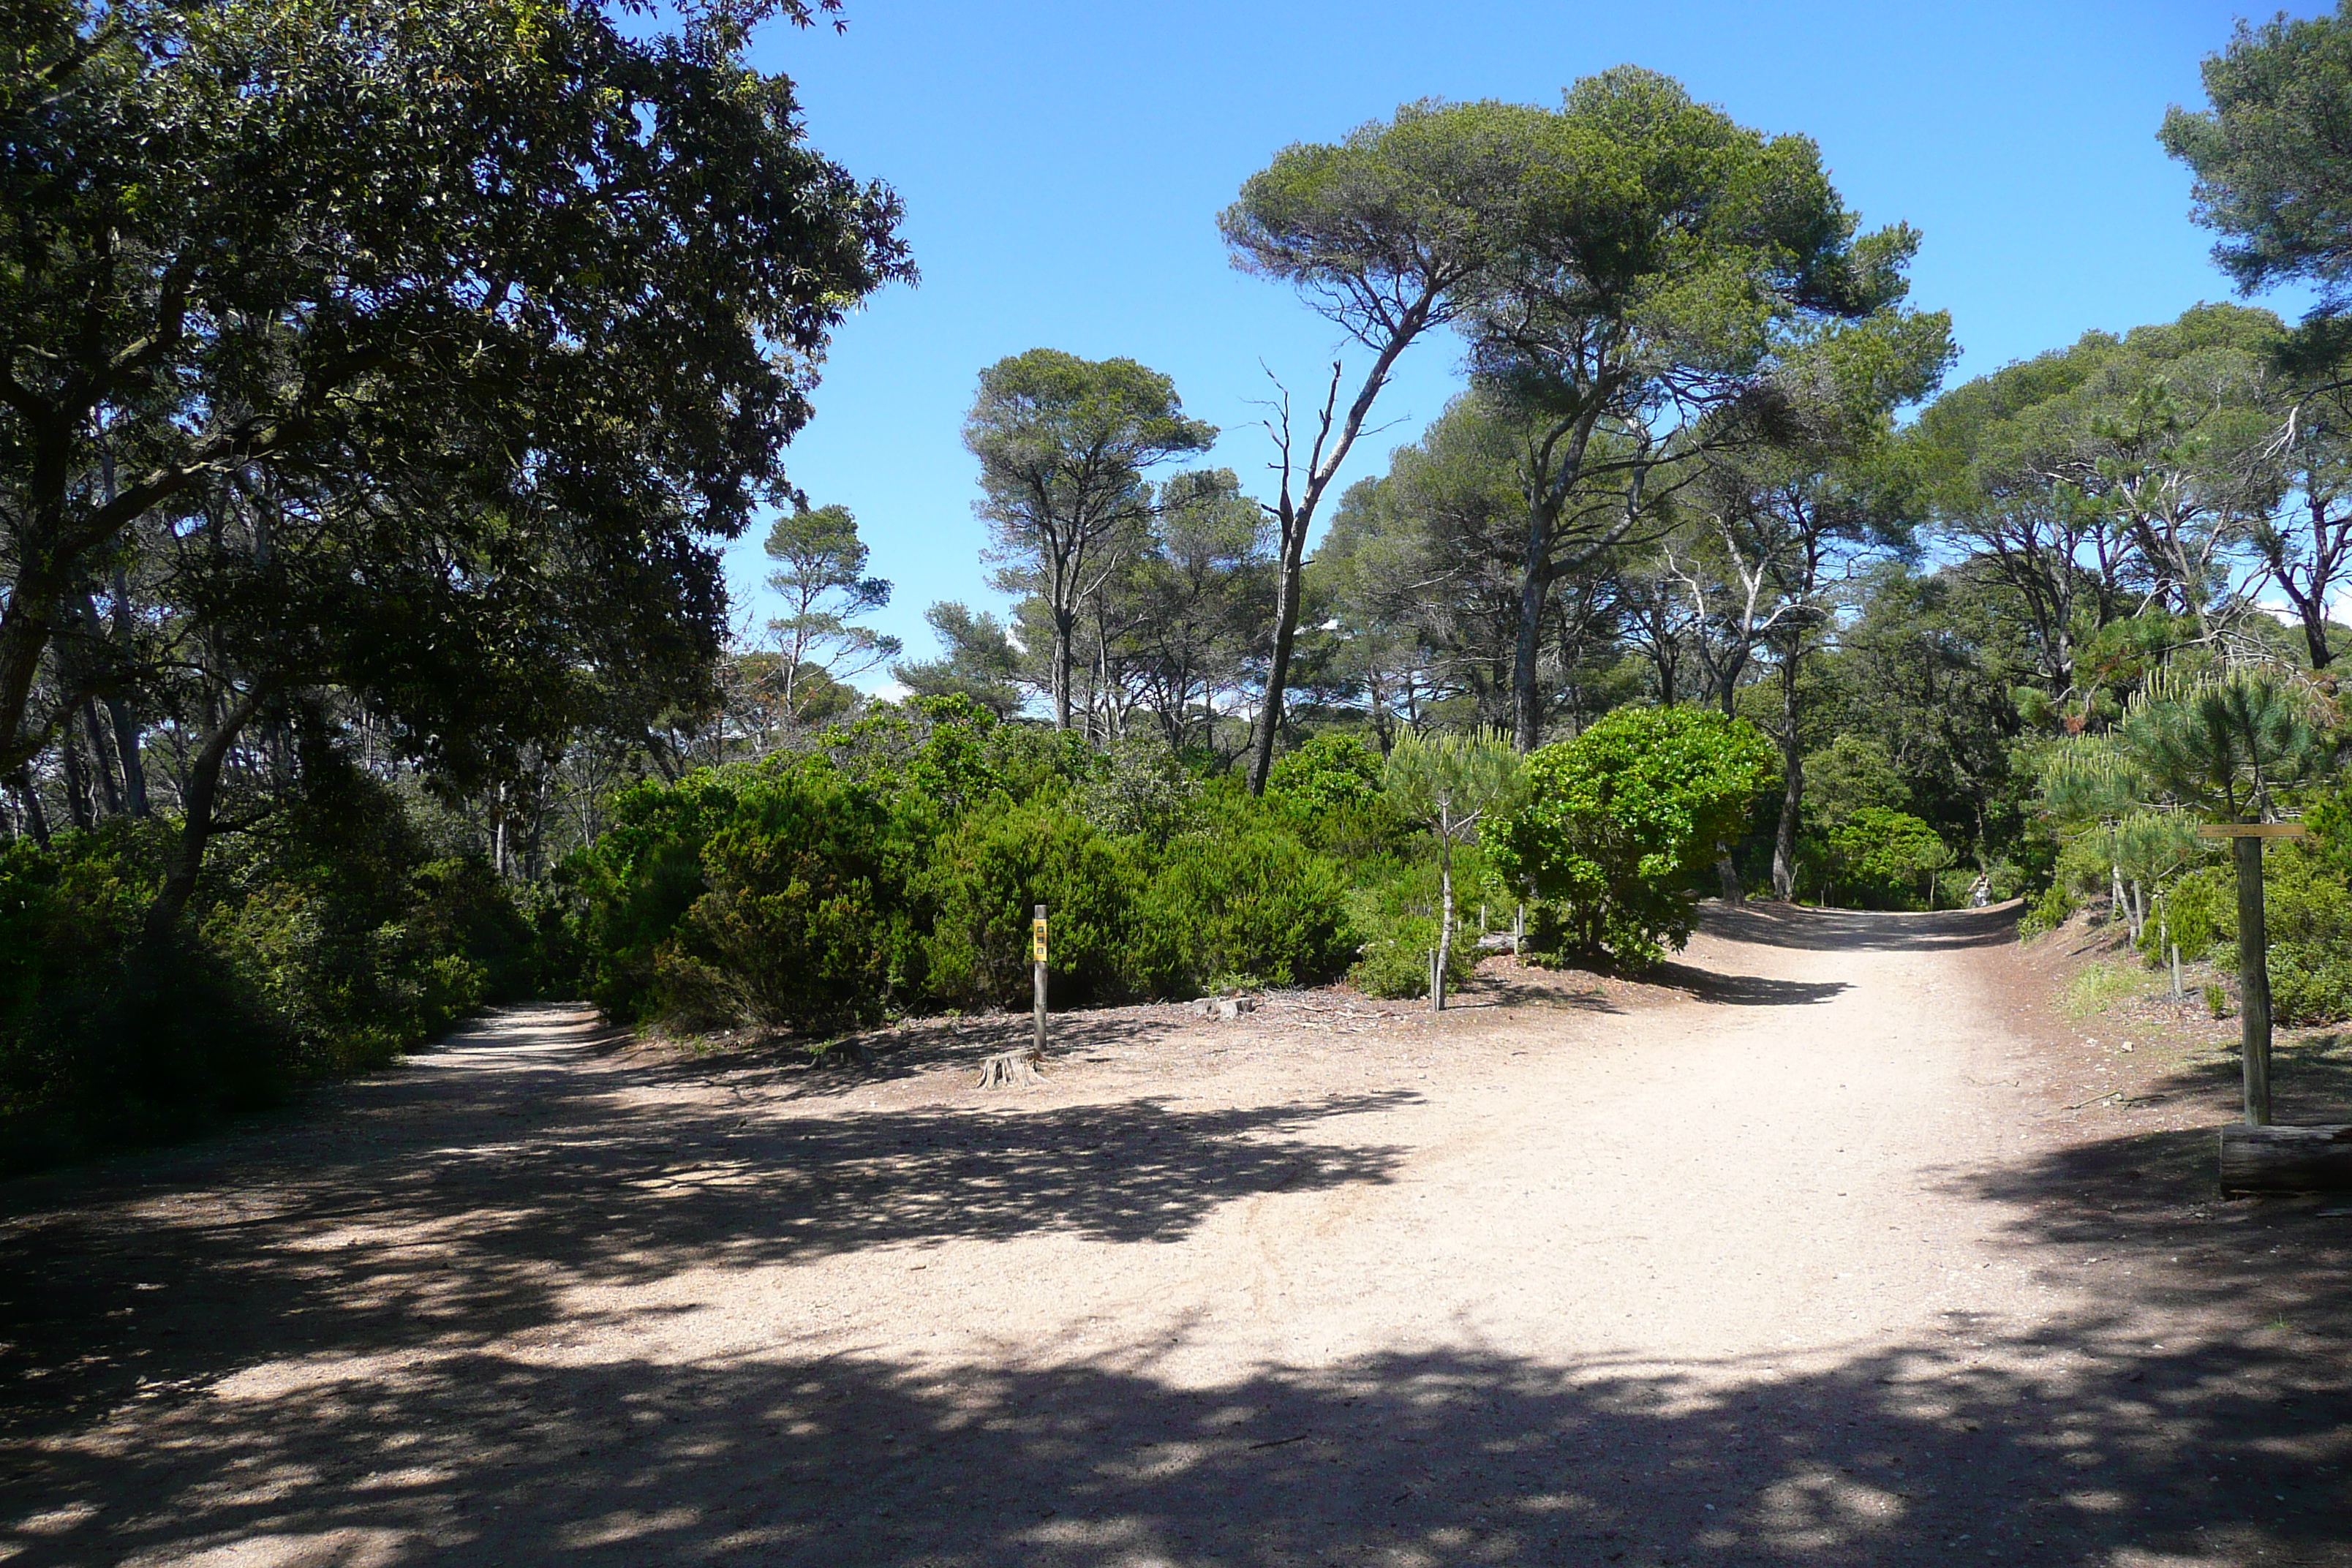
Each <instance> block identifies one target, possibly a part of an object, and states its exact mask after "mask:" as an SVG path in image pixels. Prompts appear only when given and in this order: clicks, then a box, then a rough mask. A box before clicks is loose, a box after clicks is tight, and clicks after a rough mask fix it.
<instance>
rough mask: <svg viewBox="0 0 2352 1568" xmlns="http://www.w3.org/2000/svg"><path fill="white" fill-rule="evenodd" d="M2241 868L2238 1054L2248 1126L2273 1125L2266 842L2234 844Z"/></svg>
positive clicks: (2244, 840) (2233, 851) (2248, 839)
mask: <svg viewBox="0 0 2352 1568" xmlns="http://www.w3.org/2000/svg"><path fill="white" fill-rule="evenodd" d="M2230 856H2231V858H2232V859H2233V860H2235V861H2236V862H2237V864H2238V1051H2239V1055H2240V1056H2241V1058H2242V1059H2243V1065H2244V1067H2245V1077H2246V1125H2247V1126H2249V1127H2267V1126H2269V1125H2270V1124H2271V965H2270V952H2269V948H2270V926H2269V921H2266V920H2265V919H2264V918H2263V913H2264V911H2263V841H2262V840H2261V839H2259V838H2254V837H2240V838H2233V839H2231V841H2230Z"/></svg>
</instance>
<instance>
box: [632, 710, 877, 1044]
mask: <svg viewBox="0 0 2352 1568" xmlns="http://www.w3.org/2000/svg"><path fill="white" fill-rule="evenodd" d="M730 804H731V807H732V809H731V810H730V813H729V814H728V816H726V818H725V819H724V820H723V821H721V822H719V823H718V824H717V825H716V826H715V829H714V830H713V831H712V832H711V834H710V836H709V837H708V838H707V839H705V840H704V842H703V845H702V847H701V853H700V855H699V857H698V859H699V864H700V867H701V871H702V883H703V891H702V892H701V894H700V895H699V896H698V897H697V898H696V899H695V900H694V902H693V903H692V904H690V905H689V906H688V908H687V910H686V912H685V916H684V918H683V919H682V920H681V921H679V922H678V925H677V930H676V931H674V932H673V933H672V935H671V936H670V937H669V938H668V939H667V940H666V941H663V942H660V943H659V944H657V945H656V948H655V950H654V964H655V979H656V991H657V994H658V996H659V1002H658V1004H657V1005H658V1006H659V1008H660V1010H661V1011H662V1012H663V1013H665V1014H666V1015H667V1016H672V1017H676V1018H679V1019H682V1020H688V1021H693V1022H697V1023H718V1024H735V1023H747V1022H748V1023H755V1024H797V1023H803V1022H821V1023H832V1022H837V1021H838V1022H852V1021H860V1020H870V1019H871V1018H873V1017H876V1016H879V1014H880V1013H881V1012H882V1010H883V1009H884V1008H886V1007H887V1005H889V1003H890V1001H891V999H892V998H893V997H894V996H897V995H899V994H903V993H904V992H905V991H906V989H907V988H908V980H909V978H910V976H909V974H908V967H909V960H910V958H911V957H912V955H913V953H914V947H915V944H914V939H913V928H912V923H911V921H909V919H908V913H907V910H906V899H905V896H904V873H905V871H906V869H907V867H906V864H905V859H904V858H903V857H901V856H898V855H897V854H894V852H893V850H894V845H893V837H894V836H893V832H892V828H893V819H892V817H891V815H890V813H889V811H888V809H887V806H886V805H884V804H883V803H882V802H881V801H880V800H879V799H877V797H876V795H874V793H873V792H872V791H871V790H870V789H868V788H866V787H865V786H863V785H860V784H856V783H853V782H851V781H849V780H846V779H845V778H843V777H842V776H841V774H840V773H839V772H838V771H837V770H836V769H835V768H834V767H833V766H832V765H831V763H828V762H827V761H825V760H824V759H822V758H803V757H787V758H777V759H774V760H772V762H770V763H765V764H762V765H761V767H760V768H759V769H757V770H756V771H754V772H753V773H751V774H750V775H749V776H746V777H743V778H741V779H740V781H738V782H737V784H736V787H735V788H734V789H733V790H732V791H731V792H730Z"/></svg>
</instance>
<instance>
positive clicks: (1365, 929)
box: [1348, 844, 1501, 998]
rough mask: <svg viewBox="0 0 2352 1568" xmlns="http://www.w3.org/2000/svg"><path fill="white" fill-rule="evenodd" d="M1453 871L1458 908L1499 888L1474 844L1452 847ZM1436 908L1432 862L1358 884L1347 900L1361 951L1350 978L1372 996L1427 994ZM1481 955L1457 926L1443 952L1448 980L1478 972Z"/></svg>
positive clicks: (1457, 981)
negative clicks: (1453, 852)
mask: <svg viewBox="0 0 2352 1568" xmlns="http://www.w3.org/2000/svg"><path fill="white" fill-rule="evenodd" d="M1454 874H1455V879H1456V881H1457V883H1458V887H1457V889H1456V893H1457V897H1458V900H1459V904H1458V907H1460V908H1464V909H1467V908H1470V907H1473V906H1475V904H1477V903H1478V902H1479V901H1480V900H1483V899H1490V898H1496V897H1499V896H1500V894H1501V889H1500V884H1499V883H1498V882H1496V879H1495V878H1494V876H1493V874H1492V872H1491V871H1490V870H1489V869H1488V868H1487V866H1486V856H1485V855H1484V854H1483V853H1481V851H1480V850H1479V847H1477V846H1476V845H1475V844H1474V845H1468V846H1465V847H1463V848H1462V849H1460V850H1457V851H1456V852H1455V860H1454ZM1437 910H1438V885H1437V868H1436V867H1435V866H1433V865H1418V866H1412V867H1409V868H1406V869H1405V870H1403V871H1402V872H1401V873H1400V874H1398V875H1396V876H1393V877H1391V878H1390V879H1387V880H1386V881H1383V882H1380V883H1376V884H1374V885H1372V886H1370V887H1366V888H1363V889H1359V890H1358V891H1357V892H1356V894H1355V895H1354V896H1353V897H1352V898H1351V900H1349V914H1350V916H1351V917H1352V919H1353V921H1354V924H1355V928H1356V931H1357V932H1358V934H1359V936H1360V940H1361V942H1362V950H1363V952H1362V956H1361V957H1360V958H1359V959H1358V960H1357V962H1356V963H1355V966H1354V967H1353V968H1351V969H1350V970H1349V972H1348V979H1349V982H1350V983H1351V984H1354V985H1355V986H1356V987H1357V989H1359V990H1360V991H1362V992H1363V993H1364V994H1367V995H1370V996H1387V997H1392V998H1396V997H1409V996H1426V995H1428V994H1429V955H1430V953H1431V952H1433V951H1434V950H1435V949H1436V947H1437V945H1438V942H1437V921H1438V915H1437ZM1479 957H1480V954H1479V952H1478V946H1477V943H1476V942H1475V941H1470V940H1466V939H1465V932H1464V931H1460V930H1457V931H1455V932H1454V943H1453V946H1452V948H1451V949H1450V950H1449V952H1448V954H1447V962H1446V966H1445V976H1446V984H1448V985H1449V986H1453V985H1460V984H1464V983H1465V982H1467V981H1468V980H1469V978H1470V977H1471V976H1472V975H1473V974H1474V973H1476V972H1477V968H1478V959H1479Z"/></svg>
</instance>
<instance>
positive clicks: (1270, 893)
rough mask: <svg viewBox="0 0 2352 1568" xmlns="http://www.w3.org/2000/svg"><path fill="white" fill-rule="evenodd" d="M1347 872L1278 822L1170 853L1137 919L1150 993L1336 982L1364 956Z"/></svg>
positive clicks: (1229, 827) (1208, 836) (1231, 826)
mask: <svg viewBox="0 0 2352 1568" xmlns="http://www.w3.org/2000/svg"><path fill="white" fill-rule="evenodd" d="M1347 892H1348V890H1347V883H1346V879H1344V878H1342V877H1341V876H1340V874H1339V868H1337V867H1335V866H1334V865H1332V863H1331V862H1330V861H1329V860H1328V859H1326V858H1324V857H1322V856H1320V855H1318V854H1317V853H1315V852H1314V851H1313V850H1311V849H1308V848H1307V847H1306V846H1305V845H1303V844H1301V843H1300V842H1299V841H1298V840H1297V837H1293V836H1292V835H1291V834H1289V833H1287V832H1286V831H1284V830H1283V829H1282V828H1281V827H1279V826H1275V825H1273V824H1270V823H1265V822H1257V823H1250V824H1243V823H1234V822H1231V821H1228V822H1227V823H1226V824H1225V825H1224V826H1223V828H1222V830H1221V831H1217V832H1211V833H1200V834H1194V835H1192V836H1189V837H1185V838H1181V839H1179V840H1177V841H1176V842H1175V843H1173V844H1171V845H1170V846H1169V847H1168V851H1167V854H1166V856H1165V858H1163V860H1162V863H1161V865H1160V871H1159V874H1158V875H1157V876H1155V877H1154V878H1153V879H1152V880H1151V886H1150V889H1149V890H1148V891H1146V893H1145V894H1144V896H1143V899H1142V900H1141V902H1140V904H1139V906H1138V908H1137V910H1136V912H1135V920H1134V926H1133V930H1134V938H1133V940H1134V943H1135V947H1136V951H1137V952H1138V953H1139V956H1141V957H1142V958H1143V961H1144V969H1143V972H1142V973H1140V974H1139V976H1138V978H1139V981H1141V982H1142V983H1143V984H1142V988H1143V989H1146V990H1149V991H1151V992H1155V993H1158V994H1184V993H1187V992H1190V991H1197V990H1206V989H1213V988H1216V987H1220V986H1225V985H1234V984H1266V985H1304V984H1316V983H1318V982H1321V981H1326V980H1330V979H1334V978H1336V977H1337V976H1338V975H1339V973H1341V972H1342V971H1344V970H1345V969H1346V968H1347V967H1348V964H1349V962H1350V961H1351V960H1353V959H1354V957H1355V956H1356V947H1357V940H1358V939H1357V938H1356V936H1355V934H1354V932H1353V931H1352V929H1351V927H1350V926H1349V921H1348V905H1347Z"/></svg>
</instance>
